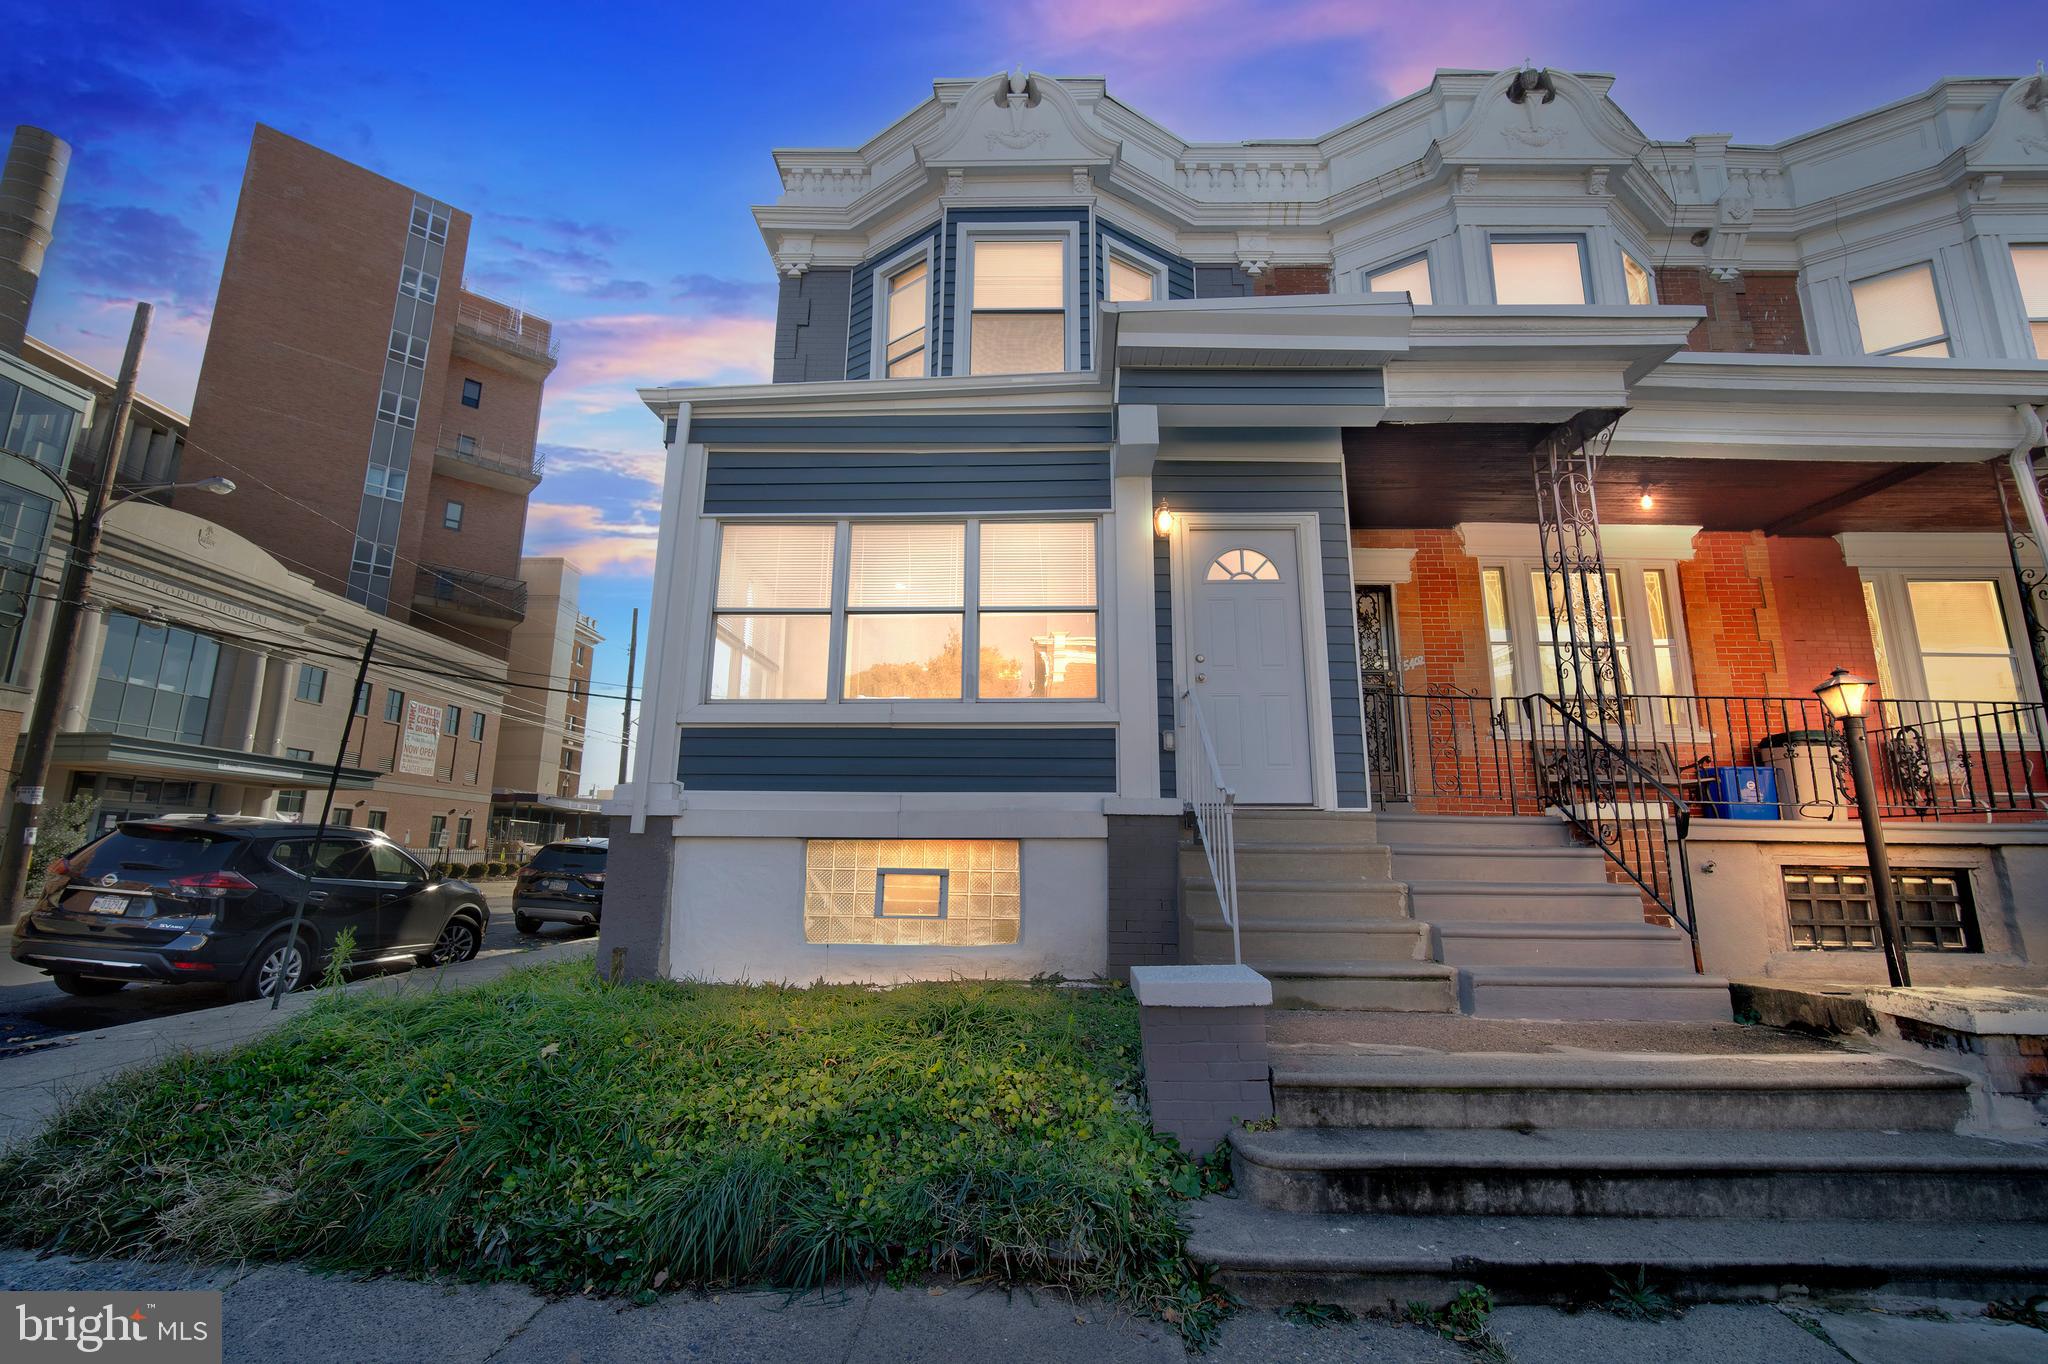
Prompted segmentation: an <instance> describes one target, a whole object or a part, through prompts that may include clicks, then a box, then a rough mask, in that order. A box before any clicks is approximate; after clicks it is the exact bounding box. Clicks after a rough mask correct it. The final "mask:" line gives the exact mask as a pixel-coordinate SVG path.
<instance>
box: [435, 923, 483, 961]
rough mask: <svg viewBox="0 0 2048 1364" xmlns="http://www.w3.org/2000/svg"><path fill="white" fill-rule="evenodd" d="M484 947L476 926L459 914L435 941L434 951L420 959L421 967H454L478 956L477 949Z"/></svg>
mask: <svg viewBox="0 0 2048 1364" xmlns="http://www.w3.org/2000/svg"><path fill="white" fill-rule="evenodd" d="M482 946H483V943H482V942H481V941H480V940H479V939H478V937H477V932H476V924H475V923H474V922H473V921H471V920H470V919H469V918H468V917H467V916H465V915H461V914H458V915H456V916H455V917H454V918H452V919H450V920H449V921H448V923H447V925H446V927H444V928H442V930H441V936H440V937H438V938H436V939H435V940H434V950H433V951H431V952H429V953H427V955H426V956H424V957H422V958H420V965H422V966H453V965H454V964H455V963H456V962H458V961H468V960H470V959H471V958H472V957H474V956H476V954H477V949H479V948H480V947H482Z"/></svg>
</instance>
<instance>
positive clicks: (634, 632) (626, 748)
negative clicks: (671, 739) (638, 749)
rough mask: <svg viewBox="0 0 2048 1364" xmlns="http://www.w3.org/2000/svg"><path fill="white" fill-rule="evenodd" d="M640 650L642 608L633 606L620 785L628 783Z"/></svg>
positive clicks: (620, 746) (627, 665)
mask: <svg viewBox="0 0 2048 1364" xmlns="http://www.w3.org/2000/svg"><path fill="white" fill-rule="evenodd" d="M639 650H640V608H639V607H637V606H636V607H634V608H633V628H632V629H630V630H628V631H627V632H626V718H625V719H623V720H621V721H620V722H619V785H621V786H624V785H625V784H626V777H627V772H626V759H627V754H628V753H630V752H631V751H632V745H633V662H634V659H635V658H636V657H637V656H638V654H639Z"/></svg>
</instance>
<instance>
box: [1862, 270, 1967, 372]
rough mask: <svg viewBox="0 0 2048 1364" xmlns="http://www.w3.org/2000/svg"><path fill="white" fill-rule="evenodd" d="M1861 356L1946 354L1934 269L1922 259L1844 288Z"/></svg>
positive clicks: (1945, 336) (1945, 329) (1944, 325)
mask: <svg viewBox="0 0 2048 1364" xmlns="http://www.w3.org/2000/svg"><path fill="white" fill-rule="evenodd" d="M1849 297H1850V299H1851V301H1852V302H1854V304H1855V305H1856V328H1857V330H1858V331H1859V332H1861V333H1862V336H1863V353H1864V354H1865V355H1899V356H1906V357H1909V358H1915V359H1923V358H1929V357H1934V358H1939V357H1942V356H1946V355H1948V354H1949V345H1948V324H1947V323H1946V322H1944V321H1943V320H1942V316H1941V298H1940V296H1939V295H1938V294H1937V293H1936V292H1935V288H1934V267H1933V266H1932V265H1929V264H1927V263H1926V262H1924V261H1923V262H1922V263H1921V264H1919V265H1909V266H1907V267H1906V268H1905V269H1903V270H1892V271H1889V272H1887V273H1885V274H1882V275H1873V276H1871V277H1870V278H1869V279H1862V280H1858V281H1856V282H1855V283H1854V284H1851V285H1850V286H1849Z"/></svg>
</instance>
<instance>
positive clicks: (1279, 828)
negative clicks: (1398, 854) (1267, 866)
mask: <svg viewBox="0 0 2048 1364" xmlns="http://www.w3.org/2000/svg"><path fill="white" fill-rule="evenodd" d="M1233 823H1234V827H1235V829H1236V831H1237V838H1238V841H1239V842H1240V843H1243V842H1247V841H1249V842H1254V843H1373V844H1377V843H1378V842H1379V841H1380V837H1379V820H1378V818H1377V817H1376V816H1374V815H1372V814H1369V813H1367V812H1366V811H1363V810H1247V809H1239V810H1238V812H1237V816H1236V818H1235V820H1234V822H1233Z"/></svg>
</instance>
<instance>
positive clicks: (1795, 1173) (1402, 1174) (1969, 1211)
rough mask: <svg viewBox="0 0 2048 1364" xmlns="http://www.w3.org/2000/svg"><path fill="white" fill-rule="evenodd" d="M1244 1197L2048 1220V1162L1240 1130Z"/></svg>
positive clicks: (1978, 1154)
mask: <svg viewBox="0 0 2048 1364" xmlns="http://www.w3.org/2000/svg"><path fill="white" fill-rule="evenodd" d="M1230 1141H1231V1146H1232V1149H1233V1152H1234V1158H1233V1162H1232V1164H1233V1168H1234V1170H1235V1172H1236V1185H1237V1188H1238V1190H1239V1192H1240V1194H1241V1195H1242V1196H1243V1197H1245V1198H1248V1199H1250V1200H1251V1201H1252V1202H1255V1203H1258V1204H1260V1205H1261V1206H1264V1207H1269V1208H1276V1209H1280V1210H1282V1211H1286V1212H1314V1213H1387V1214H1395V1215H1401V1216H1444V1215H1448V1216H1460V1217H1475V1216H1476V1217H1525V1216H1526V1217H1586V1216H1593V1217H1763V1218H1805V1217H1845V1218H1873V1219H1879V1218H1883V1219H1896V1220H1899V1221H1913V1222H1930V1221H1949V1220H1958V1221H1972V1222H2022V1221H2039V1220H2042V1219H2044V1218H2048V1151H2044V1150H2042V1149H2039V1148H2035V1147H2027V1146H2018V1145H2009V1144H2003V1143H1998V1142H1991V1141H1985V1140H1981V1139H1978V1138H1975V1137H1962V1136H1956V1135H1954V1134H1952V1133H1946V1132H1872V1131H1865V1132H1842V1131H1689V1130H1685V1129H1671V1128H1606V1129H1586V1130H1576V1131H1572V1130H1563V1129H1552V1130H1548V1131H1541V1132H1518V1131H1486V1130H1477V1129H1459V1128H1401V1129H1359V1128H1342V1129H1339V1128H1281V1129H1279V1130H1276V1131H1271V1132H1252V1131H1246V1130H1244V1129H1239V1130H1237V1131H1235V1132H1232V1133H1231V1135H1230Z"/></svg>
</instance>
